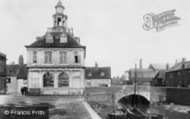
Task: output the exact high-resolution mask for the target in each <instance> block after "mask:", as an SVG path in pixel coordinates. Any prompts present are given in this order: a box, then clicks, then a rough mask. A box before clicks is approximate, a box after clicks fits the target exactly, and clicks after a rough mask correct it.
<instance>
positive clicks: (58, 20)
mask: <svg viewBox="0 0 190 119" xmlns="http://www.w3.org/2000/svg"><path fill="white" fill-rule="evenodd" d="M57 26H61V18H60V17H59V18H58V19H57Z"/></svg>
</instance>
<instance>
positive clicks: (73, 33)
mask: <svg viewBox="0 0 190 119" xmlns="http://www.w3.org/2000/svg"><path fill="white" fill-rule="evenodd" d="M71 35H72V36H74V33H73V28H72V27H71Z"/></svg>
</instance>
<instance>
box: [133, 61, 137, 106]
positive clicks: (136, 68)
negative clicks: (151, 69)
mask: <svg viewBox="0 0 190 119" xmlns="http://www.w3.org/2000/svg"><path fill="white" fill-rule="evenodd" d="M136 78H137V65H136V64H135V81H134V107H136V103H137V101H136Z"/></svg>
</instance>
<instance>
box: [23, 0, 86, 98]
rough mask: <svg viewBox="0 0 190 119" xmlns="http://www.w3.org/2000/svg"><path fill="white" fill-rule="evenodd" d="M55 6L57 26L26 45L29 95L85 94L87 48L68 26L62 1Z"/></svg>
mask: <svg viewBox="0 0 190 119" xmlns="http://www.w3.org/2000/svg"><path fill="white" fill-rule="evenodd" d="M55 9H56V13H55V14H54V15H53V23H54V26H53V27H52V28H48V30H47V32H46V33H45V35H43V36H42V37H37V40H36V41H35V42H34V43H32V44H31V45H28V46H26V48H27V68H28V88H29V94H42V95H65V94H82V93H83V90H84V88H85V76H84V74H85V70H84V69H85V54H86V47H85V46H82V45H81V44H80V38H79V37H75V36H74V34H73V33H72V29H71V30H70V29H69V28H68V27H67V18H68V17H67V15H65V14H64V9H65V7H64V6H63V5H62V2H61V1H59V2H58V3H57V5H56V6H55Z"/></svg>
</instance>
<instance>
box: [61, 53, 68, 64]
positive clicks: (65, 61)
mask: <svg viewBox="0 0 190 119" xmlns="http://www.w3.org/2000/svg"><path fill="white" fill-rule="evenodd" d="M60 63H67V52H66V51H60Z"/></svg>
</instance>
